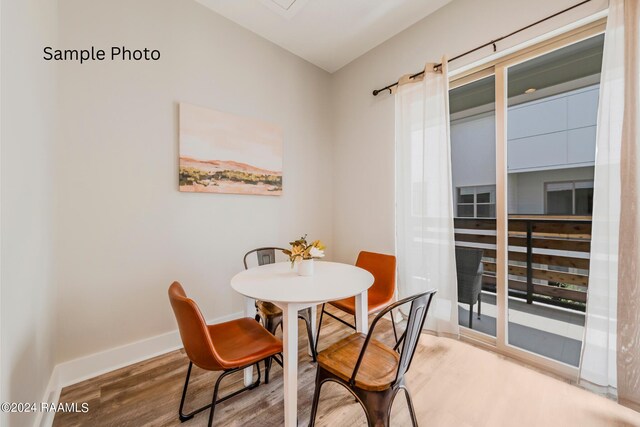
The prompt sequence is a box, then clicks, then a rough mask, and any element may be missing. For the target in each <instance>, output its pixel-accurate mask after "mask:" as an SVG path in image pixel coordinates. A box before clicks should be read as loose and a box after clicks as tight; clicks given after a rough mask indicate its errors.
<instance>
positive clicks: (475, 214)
mask: <svg viewBox="0 0 640 427" xmlns="http://www.w3.org/2000/svg"><path fill="white" fill-rule="evenodd" d="M449 108H450V114H451V170H452V179H453V204H454V206H453V213H454V217H455V218H454V226H455V229H456V234H455V236H456V237H455V238H456V264H457V273H458V317H459V324H460V325H461V326H463V327H466V328H470V329H473V330H475V331H478V332H481V333H484V334H487V335H490V336H492V337H495V336H496V315H497V312H498V308H497V306H496V277H495V271H496V270H495V262H496V259H495V258H496V125H495V117H496V115H495V76H493V75H491V76H489V77H485V78H482V79H479V80H476V81H474V82H472V83H468V84H465V85H464V86H460V87H457V88H455V89H452V90H451V91H450V92H449Z"/></svg>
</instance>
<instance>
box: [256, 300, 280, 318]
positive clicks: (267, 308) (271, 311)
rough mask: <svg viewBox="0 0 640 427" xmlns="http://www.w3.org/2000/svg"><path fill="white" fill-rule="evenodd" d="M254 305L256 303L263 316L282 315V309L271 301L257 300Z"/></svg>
mask: <svg viewBox="0 0 640 427" xmlns="http://www.w3.org/2000/svg"><path fill="white" fill-rule="evenodd" d="M256 305H257V308H258V311H259V312H260V313H261V314H264V315H265V316H268V317H278V316H282V310H280V307H278V306H277V305H275V304H274V303H272V302H267V301H257V302H256Z"/></svg>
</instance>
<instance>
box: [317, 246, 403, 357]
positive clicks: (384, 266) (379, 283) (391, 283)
mask: <svg viewBox="0 0 640 427" xmlns="http://www.w3.org/2000/svg"><path fill="white" fill-rule="evenodd" d="M356 267H360V268H362V269H364V270H367V271H368V272H369V273H371V274H372V275H373V279H374V281H373V285H371V287H370V288H369V292H367V302H368V309H369V314H375V313H378V312H380V311H382V310H383V309H384V308H385V307H386V306H388V305H389V304H391V303H392V302H393V300H394V297H395V293H396V257H395V256H393V255H385V254H378V253H375V252H366V251H362V252H360V254H359V255H358V259H357V260H356ZM328 304H330V305H332V306H333V307H335V308H337V309H339V310H341V311H344V312H345V313H347V314H350V315H352V316H354V324H353V325H352V324H350V323H348V322H345V321H344V320H342V319H341V318H339V317H337V316H334V315H333V314H331V313H329V312H328V311H326V310H325V304H323V305H322V312H321V313H320V321H319V322H318V334H317V336H316V351H317V348H318V341H319V339H320V327H321V326H322V317H323V316H324V314H325V313H326V314H327V316H331V317H333V318H334V319H336V320H338V321H339V322H342V323H344V324H345V325H347V326H349V327H350V328H353V329H355V315H356V298H355V297H351V298H345V299H341V300H337V301H331V302H329V303H328ZM389 314H390V316H391V323H392V325H393V334H394V336H395V338H396V341H397V340H398V336H397V332H396V325H395V322H394V321H393V312H392V311H389Z"/></svg>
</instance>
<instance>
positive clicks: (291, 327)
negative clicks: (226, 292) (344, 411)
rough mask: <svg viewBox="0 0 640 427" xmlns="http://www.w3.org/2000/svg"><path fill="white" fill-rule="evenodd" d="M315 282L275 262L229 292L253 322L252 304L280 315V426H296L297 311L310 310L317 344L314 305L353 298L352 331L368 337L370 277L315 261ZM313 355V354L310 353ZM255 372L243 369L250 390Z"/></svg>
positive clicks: (241, 276) (241, 277)
mask: <svg viewBox="0 0 640 427" xmlns="http://www.w3.org/2000/svg"><path fill="white" fill-rule="evenodd" d="M314 263H315V266H314V267H315V268H314V270H315V272H314V275H313V276H308V277H307V276H299V275H298V274H297V272H296V271H295V270H294V269H292V268H291V263H288V262H279V263H275V264H267V265H262V266H260V267H255V268H250V269H248V270H245V271H243V272H241V273H238V274H236V275H235V276H234V277H233V278H232V279H231V287H232V288H233V289H234V290H235V291H237V292H238V293H240V294H242V295H244V296H245V316H247V317H255V314H256V309H255V300H260V301H269V302H272V303H274V304H275V305H277V306H278V307H280V309H282V313H283V319H282V332H283V333H282V336H283V347H284V348H283V357H284V367H283V375H284V424H285V426H286V427H290V426H296V425H297V422H298V416H297V413H298V311H299V310H302V309H304V308H307V307H311V314H312V316H311V329H312V331H313V337H314V340H315V339H316V333H317V332H316V317H317V316H316V314H317V305H318V304H323V303H326V302H328V301H335V300H339V299H343V298H348V297H352V296H355V297H356V330H357V331H358V332H362V333H365V334H366V333H367V330H368V323H367V310H368V309H367V290H368V289H369V287H371V285H372V284H373V276H372V275H371V273H369V272H368V271H366V270H363V269H362V268H359V267H355V266H353V265H349V264H341V263H336V262H326V261H314ZM309 351H311V349H310V350H309ZM252 377H253V367H251V368H247V369H245V372H244V380H245V384H251V382H252Z"/></svg>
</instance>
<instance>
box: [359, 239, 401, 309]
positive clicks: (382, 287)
mask: <svg viewBox="0 0 640 427" xmlns="http://www.w3.org/2000/svg"><path fill="white" fill-rule="evenodd" d="M356 266H357V267H360V268H363V269H365V270H367V271H368V272H369V273H371V274H372V275H373V278H374V281H373V285H371V287H370V288H369V296H371V295H372V294H375V295H377V296H379V297H380V299H383V300H385V301H391V300H393V298H394V296H395V292H396V257H395V256H393V255H385V254H377V253H375V252H366V251H362V252H360V254H359V255H358V260H357V261H356Z"/></svg>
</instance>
